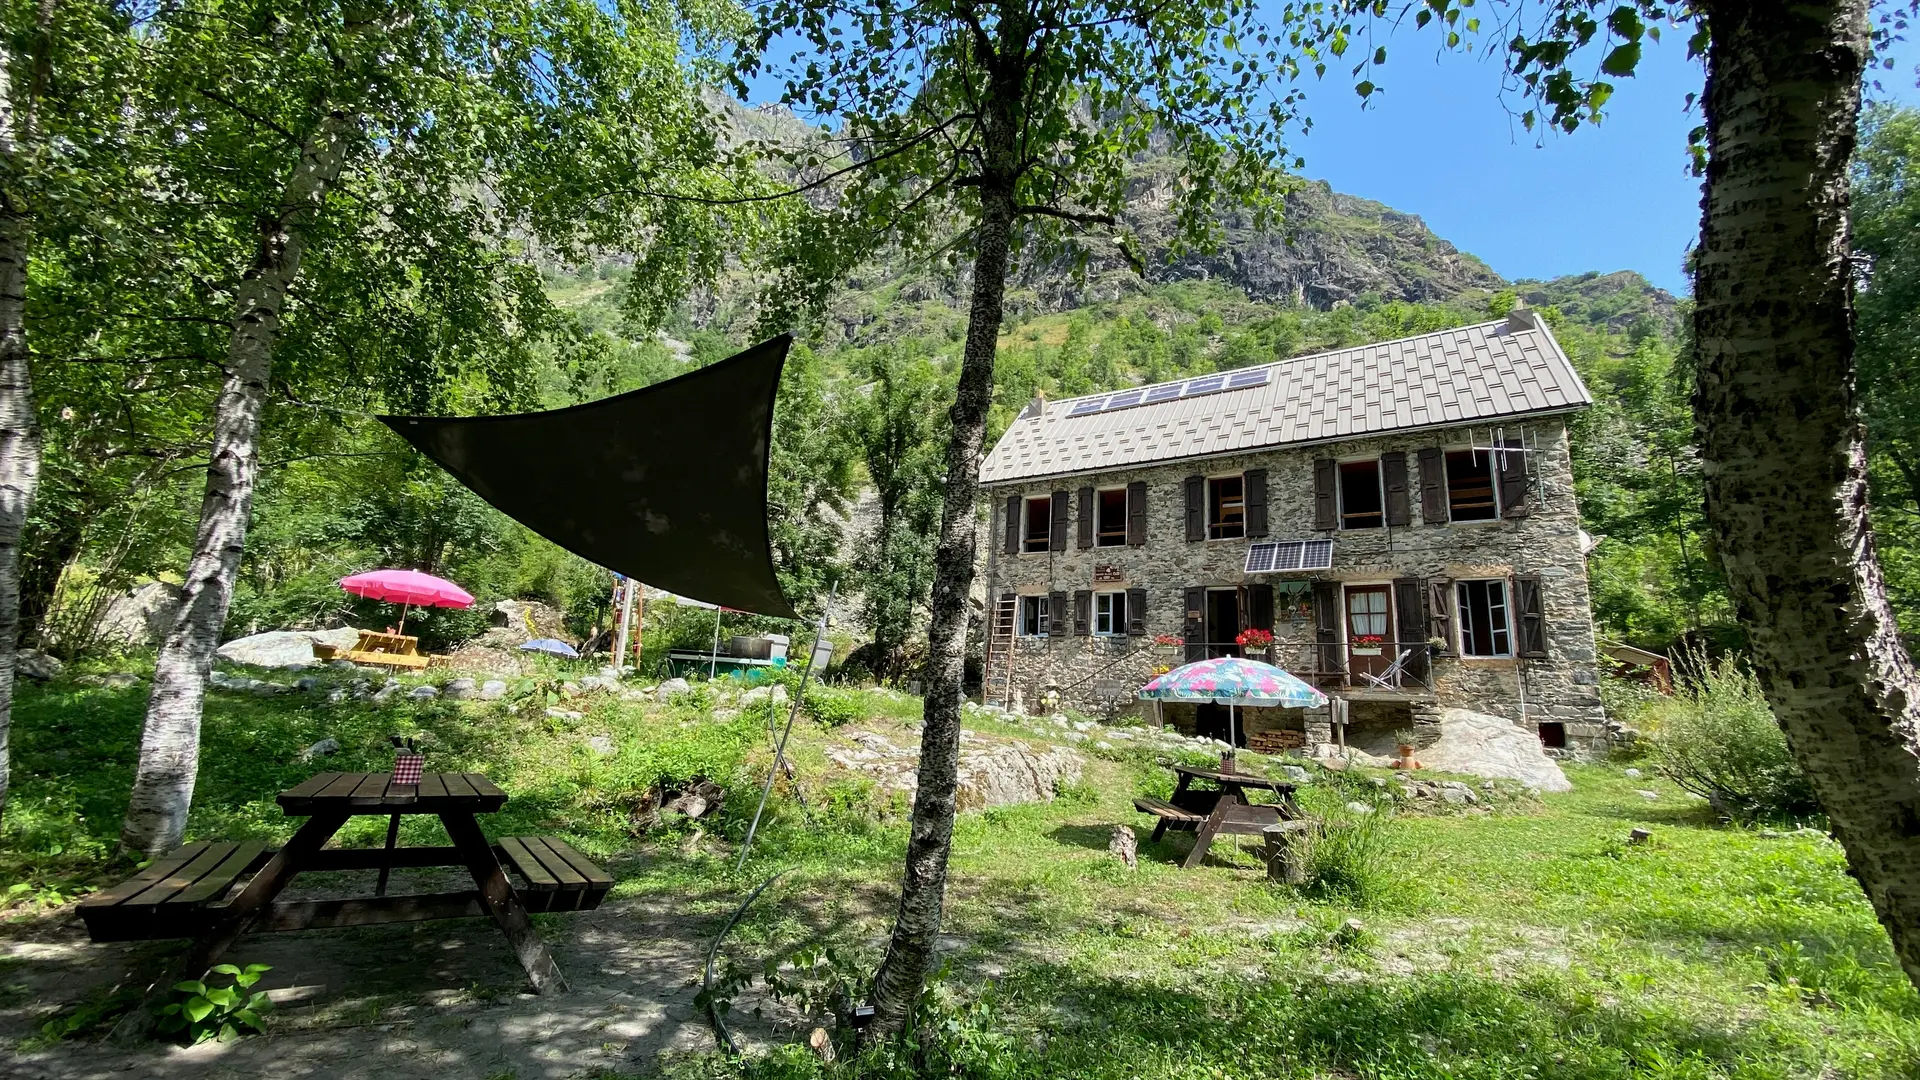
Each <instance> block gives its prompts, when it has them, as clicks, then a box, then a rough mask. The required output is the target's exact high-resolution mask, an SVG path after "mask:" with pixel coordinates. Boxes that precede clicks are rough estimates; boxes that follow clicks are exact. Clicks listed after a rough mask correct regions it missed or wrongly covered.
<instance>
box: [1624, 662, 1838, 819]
mask: <svg viewBox="0 0 1920 1080" xmlns="http://www.w3.org/2000/svg"><path fill="white" fill-rule="evenodd" d="M1676 666H1677V667H1678V668H1679V669H1680V675H1681V678H1680V685H1679V688H1678V690H1677V692H1676V693H1675V694H1674V695H1673V696H1672V697H1670V698H1667V699H1665V700H1664V701H1660V702H1655V703H1652V704H1650V705H1649V706H1647V711H1646V715H1647V717H1648V718H1649V720H1650V721H1651V722H1650V723H1649V724H1648V726H1649V727H1650V728H1652V729H1653V738H1654V746H1655V748H1656V752H1657V754H1658V761H1659V770H1660V772H1661V773H1662V774H1663V775H1665V776H1666V777H1667V778H1668V779H1670V780H1672V781H1673V782H1674V783H1676V784H1678V785H1680V786H1681V787H1682V788H1685V789H1686V790H1688V791H1691V792H1693V793H1694V794H1696V795H1699V796H1701V797H1702V798H1704V799H1706V800H1707V801H1708V802H1709V803H1711V804H1712V805H1713V808H1714V810H1715V811H1717V812H1718V813H1720V814H1721V815H1722V816H1724V817H1727V818H1729V819H1732V820H1735V821H1741V822H1752V821H1757V820H1762V819H1768V818H1788V819H1791V818H1802V817H1807V816H1809V815H1812V814H1817V813H1818V812H1819V810H1820V804H1819V802H1818V801H1817V800H1815V798H1814V795H1813V788H1812V786H1811V785H1809V784H1808V783H1807V777H1806V774H1805V773H1803V772H1801V771H1800V765H1799V763H1798V762H1796V761H1794V760H1793V754H1792V752H1791V751H1789V750H1788V749H1787V738H1786V735H1785V734H1783V733H1782V732H1781V730H1780V725H1779V723H1778V722H1776V721H1775V720H1774V718H1773V710H1772V709H1770V708H1769V707H1768V705H1767V699H1766V696H1765V694H1763V693H1762V692H1761V689H1760V681H1759V680H1758V679H1756V678H1755V677H1754V674H1753V672H1752V670H1751V669H1749V668H1748V667H1747V666H1746V664H1744V663H1743V662H1742V661H1740V660H1739V659H1738V658H1735V657H1724V658H1722V659H1720V660H1718V661H1716V660H1713V659H1711V658H1710V657H1708V656H1706V655H1705V653H1703V652H1700V651H1697V650H1694V651H1689V652H1687V653H1684V654H1683V655H1682V656H1680V657H1679V661H1678V664H1677V665H1676Z"/></svg>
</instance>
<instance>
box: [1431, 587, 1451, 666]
mask: <svg viewBox="0 0 1920 1080" xmlns="http://www.w3.org/2000/svg"><path fill="white" fill-rule="evenodd" d="M1427 639H1428V640H1429V641H1438V642H1439V643H1440V651H1439V654H1438V655H1440V656H1451V655H1453V582H1451V581H1449V580H1447V579H1446V578H1443V577H1432V578H1428V579H1427Z"/></svg>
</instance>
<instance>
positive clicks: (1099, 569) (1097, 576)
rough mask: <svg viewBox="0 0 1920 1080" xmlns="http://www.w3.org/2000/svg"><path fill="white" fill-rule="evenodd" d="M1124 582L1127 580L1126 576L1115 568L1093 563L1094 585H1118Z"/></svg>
mask: <svg viewBox="0 0 1920 1080" xmlns="http://www.w3.org/2000/svg"><path fill="white" fill-rule="evenodd" d="M1125 580H1127V575H1126V574H1125V573H1123V572H1122V571H1121V570H1120V568H1119V567H1117V566H1108V565H1107V564H1105V563H1095V564H1094V566H1093V583H1094V584H1095V585H1118V584H1120V583H1121V582H1123V581H1125Z"/></svg>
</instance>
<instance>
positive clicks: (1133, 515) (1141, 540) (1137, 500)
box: [1127, 480, 1147, 547]
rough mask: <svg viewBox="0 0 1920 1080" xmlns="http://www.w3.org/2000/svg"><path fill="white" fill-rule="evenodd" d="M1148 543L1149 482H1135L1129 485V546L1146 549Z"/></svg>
mask: <svg viewBox="0 0 1920 1080" xmlns="http://www.w3.org/2000/svg"><path fill="white" fill-rule="evenodd" d="M1146 542H1147V482H1146V481H1145V480H1135V481H1134V482H1133V483H1131V484H1128V485H1127V544H1128V546H1130V547H1144V546H1145V545H1146Z"/></svg>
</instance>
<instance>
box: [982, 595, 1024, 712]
mask: <svg viewBox="0 0 1920 1080" xmlns="http://www.w3.org/2000/svg"><path fill="white" fill-rule="evenodd" d="M1019 604H1020V601H1019V598H1018V597H1014V596H1010V595H1009V596H1002V597H1001V598H1000V599H998V600H996V601H994V605H993V614H992V616H991V617H990V618H989V620H988V623H987V657H986V667H985V669H984V670H983V671H982V672H981V676H982V683H983V685H982V686H981V688H980V697H981V699H982V700H983V702H984V703H985V704H988V705H999V706H1000V707H1001V708H1003V709H1010V708H1012V707H1013V631H1014V629H1015V624H1016V623H1017V622H1018V619H1019V611H1020V608H1019Z"/></svg>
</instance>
